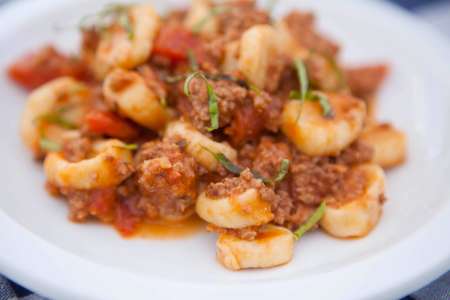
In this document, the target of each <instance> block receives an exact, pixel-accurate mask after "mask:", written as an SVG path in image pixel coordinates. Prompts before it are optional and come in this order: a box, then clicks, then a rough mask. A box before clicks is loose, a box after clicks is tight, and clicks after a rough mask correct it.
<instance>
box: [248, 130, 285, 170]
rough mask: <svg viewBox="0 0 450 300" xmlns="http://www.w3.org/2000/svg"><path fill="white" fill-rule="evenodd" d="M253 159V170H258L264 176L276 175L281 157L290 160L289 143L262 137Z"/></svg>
mask: <svg viewBox="0 0 450 300" xmlns="http://www.w3.org/2000/svg"><path fill="white" fill-rule="evenodd" d="M255 151H256V157H255V158H254V160H253V164H252V165H253V166H252V168H253V170H256V171H258V172H259V173H261V175H263V176H264V177H265V178H275V177H276V176H277V175H278V172H279V169H280V164H281V161H282V160H283V159H288V160H291V151H290V149H289V145H288V144H287V143H283V142H276V141H275V140H274V139H273V138H270V137H263V138H262V139H261V142H260V143H259V145H258V147H257V148H256V150H255Z"/></svg>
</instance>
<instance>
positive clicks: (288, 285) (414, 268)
mask: <svg viewBox="0 0 450 300" xmlns="http://www.w3.org/2000/svg"><path fill="white" fill-rule="evenodd" d="M105 2H107V1H100V0H99V1H88V0H81V1H80V0H77V1H75V0H58V1H56V0H55V1H51V0H34V1H15V2H14V3H13V4H11V5H7V6H6V7H5V8H3V9H2V10H1V11H0V22H1V25H2V26H0V70H4V69H5V68H6V66H7V65H8V64H9V63H10V62H11V61H12V60H14V59H15V58H16V57H17V56H19V55H20V54H22V53H24V52H26V51H28V50H30V49H33V48H36V47H39V46H40V45H42V44H43V43H46V42H56V43H57V45H59V46H60V47H61V48H62V49H65V50H67V51H72V50H74V49H76V45H77V41H78V36H77V34H76V31H75V30H74V27H75V25H76V23H77V20H78V19H79V18H80V17H81V16H83V15H85V14H86V13H88V12H92V11H93V10H95V9H97V8H98V7H101V6H102V4H103V3H105ZM153 2H154V3H155V4H156V6H157V7H158V9H160V10H161V11H164V9H167V8H168V7H170V6H172V5H175V4H177V5H179V4H180V2H182V1H176V0H172V1H153ZM294 7H298V8H312V9H314V10H315V11H316V12H317V13H318V15H319V23H320V27H321V28H322V29H323V30H324V31H325V32H327V33H328V34H329V35H330V36H332V37H334V38H336V39H337V40H339V41H340V42H341V43H342V45H343V46H344V50H343V58H344V60H345V61H346V62H348V63H349V64H358V63H360V62H375V61H386V62H389V63H391V65H392V75H391V76H390V78H389V80H388V82H387V84H386V85H385V87H384V88H383V91H382V93H381V95H380V99H381V101H380V108H379V113H380V116H381V118H382V119H383V120H393V121H394V123H395V124H396V125H398V127H400V128H402V129H404V130H405V131H406V132H407V133H408V137H409V148H410V153H409V161H408V163H407V164H406V165H405V166H403V167H401V168H399V169H396V170H394V171H392V172H389V175H388V185H387V195H388V198H389V201H388V202H387V204H386V206H385V212H384V215H383V218H382V220H381V222H380V224H379V226H378V227H377V228H376V229H375V230H374V232H373V233H372V234H371V235H370V236H369V237H367V238H365V239H362V240H352V241H339V240H336V239H333V238H330V237H328V236H326V235H324V234H322V233H320V232H315V233H313V234H309V235H307V236H306V237H305V238H304V239H302V240H301V241H300V242H299V243H298V245H297V247H296V251H295V258H294V260H293V261H292V263H291V264H289V265H287V266H285V267H282V268H276V269H270V270H259V271H247V272H240V273H233V272H229V271H226V270H225V269H223V268H222V267H221V266H219V264H218V263H217V262H216V260H215V257H214V251H215V246H214V244H215V240H214V236H213V235H211V234H207V233H204V234H199V235H196V236H193V237H192V238H188V239H184V240H174V241H157V240H144V239H135V240H124V239H122V238H120V237H119V236H118V235H117V233H116V232H115V231H114V230H112V229H111V228H109V227H107V226H102V225H96V224H88V225H76V224H72V223H69V222H67V220H66V214H67V209H66V206H65V205H64V203H63V202H61V201H55V200H54V199H52V198H51V197H50V196H48V195H47V194H46V192H45V190H44V188H43V184H44V180H45V179H44V176H43V172H42V169H41V167H40V166H39V165H38V164H36V163H35V162H33V160H32V159H31V155H30V153H28V152H27V151H26V149H25V148H24V146H23V145H22V144H21V141H20V139H19V136H18V122H19V118H20V114H21V111H22V108H23V105H24V101H25V97H26V94H25V93H24V92H23V91H21V90H20V89H18V88H16V87H15V86H13V85H12V84H11V82H9V81H8V80H7V78H6V75H5V73H4V72H3V71H2V72H1V73H0V95H1V98H2V99H1V102H0V133H1V141H2V147H0V165H1V166H2V172H0V184H1V187H2V193H1V194H2V196H1V197H0V272H2V273H4V274H5V275H6V276H9V277H11V278H12V279H14V280H17V281H18V282H19V283H21V284H23V285H25V286H26V287H28V288H30V289H32V290H34V291H36V292H38V293H41V294H42V295H45V296H48V297H51V298H54V299H150V298H151V299H180V298H187V299H191V298H192V299H193V298H195V299H215V300H220V299H241V298H242V299H244V298H245V299H252V297H255V298H256V297H258V299H273V298H274V297H279V298H277V299H292V298H293V297H296V298H299V299H395V298H398V297H400V296H403V295H405V294H407V293H410V292H412V291H414V290H416V289H418V288H420V287H421V286H423V285H425V284H426V283H428V282H429V281H431V280H432V279H434V278H436V277H437V276H438V275H440V274H442V273H443V272H445V271H447V270H448V269H449V268H450V199H449V198H450V193H449V192H450V184H449V172H450V168H449V167H450V149H449V148H450V119H449V117H448V116H449V114H450V84H449V83H450V82H449V80H450V68H449V58H450V57H449V56H450V47H449V45H448V44H447V43H446V42H445V41H444V40H443V39H442V38H441V37H440V36H439V35H438V34H436V33H434V32H433V31H431V30H430V29H429V28H428V27H427V26H426V25H424V24H421V23H420V22H418V21H417V20H416V19H414V18H413V17H411V16H409V15H407V14H406V13H403V12H402V11H400V10H399V9H396V8H394V7H391V6H389V5H387V4H384V3H382V2H378V1H346V0H341V1H335V0H330V1H325V0H321V1H319V0H309V1H308V0H304V1H294V0H292V1H290V0H283V1H279V4H278V6H277V8H276V10H275V13H276V14H278V15H280V14H283V13H284V12H286V11H288V10H290V9H292V8H294ZM55 27H56V30H55Z"/></svg>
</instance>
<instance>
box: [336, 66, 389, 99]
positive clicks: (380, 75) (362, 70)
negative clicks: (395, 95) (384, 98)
mask: <svg viewBox="0 0 450 300" xmlns="http://www.w3.org/2000/svg"><path fill="white" fill-rule="evenodd" d="M388 73H389V67H388V66H387V65H384V64H380V65H372V66H363V67H358V68H349V69H346V70H345V77H346V80H347V84H348V86H349V88H350V90H351V92H352V94H353V95H355V96H357V97H360V98H363V99H368V98H370V97H372V96H374V95H375V94H376V93H377V91H378V89H379V88H380V86H381V84H382V83H383V82H384V80H385V79H386V77H387V75H388Z"/></svg>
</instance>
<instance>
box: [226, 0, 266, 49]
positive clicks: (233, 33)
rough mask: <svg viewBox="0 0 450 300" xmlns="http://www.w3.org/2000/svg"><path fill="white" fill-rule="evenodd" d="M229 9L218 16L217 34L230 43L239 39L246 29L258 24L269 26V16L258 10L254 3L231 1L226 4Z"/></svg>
mask: <svg viewBox="0 0 450 300" xmlns="http://www.w3.org/2000/svg"><path fill="white" fill-rule="evenodd" d="M226 7H229V8H230V9H229V10H227V11H225V12H224V13H221V14H219V15H218V20H219V34H221V35H223V37H224V38H225V40H226V41H228V42H230V41H233V40H237V39H239V38H240V37H241V35H242V33H244V32H245V31H246V30H247V29H249V28H251V27H253V26H255V25H258V24H269V23H270V16H269V15H268V13H267V12H265V11H262V10H259V9H258V8H257V7H256V5H255V1H231V2H230V3H227V4H226Z"/></svg>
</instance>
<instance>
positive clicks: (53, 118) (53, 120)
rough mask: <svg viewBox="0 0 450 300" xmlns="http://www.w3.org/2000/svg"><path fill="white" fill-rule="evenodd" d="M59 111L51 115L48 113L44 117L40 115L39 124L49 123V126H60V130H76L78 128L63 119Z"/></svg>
mask: <svg viewBox="0 0 450 300" xmlns="http://www.w3.org/2000/svg"><path fill="white" fill-rule="evenodd" d="M61 113H62V112H61V111H58V112H52V113H48V114H45V115H42V116H40V117H38V119H37V120H38V121H39V122H46V123H50V124H55V125H58V126H61V127H62V128H65V129H77V128H78V126H77V125H76V124H74V123H72V122H71V121H69V120H67V119H65V118H64V117H63V116H62V115H61Z"/></svg>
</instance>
